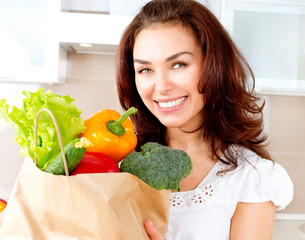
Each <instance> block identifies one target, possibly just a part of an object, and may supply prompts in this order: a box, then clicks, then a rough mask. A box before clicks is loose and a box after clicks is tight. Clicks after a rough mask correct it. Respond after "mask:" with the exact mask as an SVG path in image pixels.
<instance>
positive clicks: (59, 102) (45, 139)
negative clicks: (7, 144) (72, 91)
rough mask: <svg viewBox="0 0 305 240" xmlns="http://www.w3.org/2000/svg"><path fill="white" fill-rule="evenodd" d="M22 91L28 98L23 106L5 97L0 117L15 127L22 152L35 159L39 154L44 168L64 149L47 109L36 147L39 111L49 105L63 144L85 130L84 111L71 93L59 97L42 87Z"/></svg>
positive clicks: (1, 105) (42, 118)
mask: <svg viewBox="0 0 305 240" xmlns="http://www.w3.org/2000/svg"><path fill="white" fill-rule="evenodd" d="M23 94H24V95H25V97H26V98H25V99H23V105H22V106H21V108H17V107H15V106H14V107H12V108H11V107H10V106H9V105H8V104H7V103H6V100H5V99H2V100H0V117H1V118H3V119H4V120H6V121H7V122H8V123H9V124H10V125H11V126H12V127H13V128H14V129H15V133H16V135H17V136H16V142H17V143H18V144H19V145H20V146H21V148H20V154H21V155H23V156H27V157H30V158H32V159H33V160H34V155H35V154H36V155H37V166H38V167H39V168H40V169H45V168H46V167H47V165H48V164H49V163H51V162H52V161H53V160H54V159H55V158H56V156H57V155H58V153H59V152H60V151H61V150H60V145H59V140H58V137H57V133H56V130H55V126H54V123H53V121H52V119H51V117H50V116H49V114H48V113H47V112H42V113H41V115H40V118H39V124H38V137H37V140H38V141H37V147H35V143H34V139H35V138H34V130H35V121H36V117H37V113H38V112H39V111H40V110H41V109H43V108H47V109H49V110H50V111H51V112H52V113H53V114H54V116H55V118H56V120H57V123H58V126H59V130H60V133H61V137H62V142H63V145H64V146H65V145H66V144H68V143H69V142H70V141H71V140H72V139H74V138H76V137H77V136H78V135H79V134H80V133H81V132H83V131H84V130H85V127H84V121H83V120H82V118H81V117H80V114H81V111H80V110H78V109H77V108H76V106H75V105H74V104H73V103H72V102H73V101H74V99H73V98H71V97H69V96H59V95H56V94H54V93H53V92H52V91H50V90H49V91H47V92H46V93H45V92H44V89H43V88H39V89H38V91H37V92H35V93H32V92H29V91H24V92H23Z"/></svg>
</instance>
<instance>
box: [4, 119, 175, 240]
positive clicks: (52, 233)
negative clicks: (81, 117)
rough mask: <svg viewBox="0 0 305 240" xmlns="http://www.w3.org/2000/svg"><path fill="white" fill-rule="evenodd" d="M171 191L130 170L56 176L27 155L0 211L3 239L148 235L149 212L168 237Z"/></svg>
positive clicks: (89, 239) (107, 238)
mask: <svg viewBox="0 0 305 240" xmlns="http://www.w3.org/2000/svg"><path fill="white" fill-rule="evenodd" d="M55 125H56V121H55ZM169 196H170V191H168V190H162V191H157V190H156V189H154V188H151V187H150V186H148V185H147V184H145V183H144V182H142V181H141V180H140V179H139V178H137V177H136V176H134V175H132V174H129V173H95V174H78V175H75V176H57V175H53V174H50V173H46V172H43V171H41V170H40V169H38V168H37V167H36V165H35V164H34V162H33V161H32V160H31V159H29V158H26V159H25V160H24V164H23V166H22V168H21V171H20V173H19V175H18V177H17V179H16V182H15V185H14V187H13V189H12V192H11V195H10V197H9V199H8V204H7V207H6V209H5V210H4V212H3V214H1V217H0V219H1V220H0V239H1V240H6V239H14V240H17V239H22V240H24V239H31V240H44V239H47V240H53V239H54V240H67V239H71V240H72V239H73V240H76V239H77V240H95V239H98V240H104V239H105V240H120V239H122V240H125V239H126V240H129V239H130V240H138V239H139V240H143V239H149V237H148V235H147V233H146V231H145V228H144V225H143V222H144V220H145V219H147V218H149V219H150V220H151V221H152V222H153V223H154V224H155V225H156V226H157V227H158V228H159V229H160V230H161V232H162V234H163V236H164V237H165V235H166V232H167V223H168V216H169Z"/></svg>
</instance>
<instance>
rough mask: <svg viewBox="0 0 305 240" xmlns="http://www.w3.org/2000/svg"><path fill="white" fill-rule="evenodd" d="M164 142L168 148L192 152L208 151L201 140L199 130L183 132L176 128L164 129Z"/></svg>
mask: <svg viewBox="0 0 305 240" xmlns="http://www.w3.org/2000/svg"><path fill="white" fill-rule="evenodd" d="M165 135H166V142H167V144H168V146H169V147H171V148H174V149H180V150H183V151H186V152H192V151H193V150H194V149H198V148H199V149H202V150H205V151H210V147H209V144H208V143H207V142H206V141H205V140H204V139H203V136H202V132H201V130H198V131H196V132H191V133H190V132H185V131H183V130H181V129H178V128H167V129H166V134H165Z"/></svg>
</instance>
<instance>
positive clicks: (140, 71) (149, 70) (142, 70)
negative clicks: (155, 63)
mask: <svg viewBox="0 0 305 240" xmlns="http://www.w3.org/2000/svg"><path fill="white" fill-rule="evenodd" d="M150 72H151V69H149V68H142V69H139V70H138V73H144V74H147V73H150Z"/></svg>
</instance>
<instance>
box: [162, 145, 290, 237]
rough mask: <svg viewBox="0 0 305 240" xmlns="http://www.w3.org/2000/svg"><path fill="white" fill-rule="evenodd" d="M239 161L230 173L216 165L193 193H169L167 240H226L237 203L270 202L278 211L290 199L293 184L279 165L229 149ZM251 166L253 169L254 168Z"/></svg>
mask: <svg viewBox="0 0 305 240" xmlns="http://www.w3.org/2000/svg"><path fill="white" fill-rule="evenodd" d="M230 148H231V149H233V151H234V154H235V156H237V159H238V164H239V165H238V167H237V168H236V169H234V170H233V171H229V172H226V173H225V174H222V175H218V174H217V172H218V171H220V170H223V169H225V168H226V167H228V166H227V165H225V164H223V163H222V162H220V161H218V162H217V163H216V164H215V165H214V167H213V168H212V170H211V171H210V172H209V173H208V175H207V176H206V177H205V178H204V179H203V181H202V182H201V183H200V184H199V185H198V186H197V188H196V189H194V190H191V191H185V192H173V193H171V201H170V216H169V225H168V232H167V235H166V240H188V239H190V240H199V239H200V240H202V239H208V240H229V236H230V222H231V218H232V216H233V214H234V211H235V208H236V204H237V203H238V202H247V203H259V202H267V201H272V202H273V203H274V204H275V206H276V207H277V210H281V209H283V208H285V207H286V206H287V205H288V204H289V203H290V202H291V200H292V198H293V184H292V182H291V180H290V178H289V176H288V174H287V172H286V171H285V169H284V168H283V167H282V166H281V165H279V164H278V163H273V162H272V161H270V160H266V159H263V158H261V157H259V156H258V155H257V154H255V153H254V152H252V151H250V150H248V149H246V148H243V147H240V146H236V145H234V146H231V147H230ZM253 166H254V167H253Z"/></svg>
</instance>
